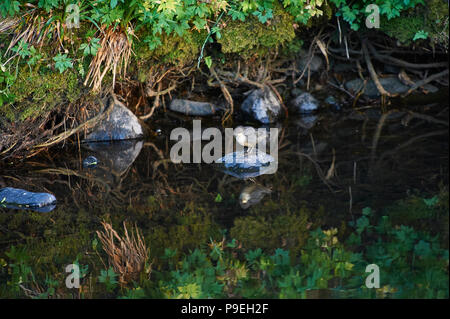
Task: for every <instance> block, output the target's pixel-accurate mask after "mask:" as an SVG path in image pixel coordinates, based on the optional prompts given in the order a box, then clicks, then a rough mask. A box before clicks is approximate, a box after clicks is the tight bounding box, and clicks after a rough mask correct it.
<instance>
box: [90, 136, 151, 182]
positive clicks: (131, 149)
mask: <svg viewBox="0 0 450 319" xmlns="http://www.w3.org/2000/svg"><path fill="white" fill-rule="evenodd" d="M83 146H84V147H85V148H87V149H88V150H90V151H92V152H94V153H95V156H92V155H91V156H89V157H88V158H93V159H97V158H98V160H97V165H96V171H97V172H96V173H95V174H96V175H98V174H101V172H104V173H105V174H110V173H113V174H116V175H122V174H123V173H124V172H125V171H126V170H127V169H128V168H129V167H130V166H131V165H132V164H133V162H134V161H135V160H136V158H137V157H138V155H139V153H140V152H141V149H142V146H143V141H142V140H126V141H115V142H96V143H86V144H85V145H83ZM88 158H86V159H88ZM83 166H84V162H83Z"/></svg>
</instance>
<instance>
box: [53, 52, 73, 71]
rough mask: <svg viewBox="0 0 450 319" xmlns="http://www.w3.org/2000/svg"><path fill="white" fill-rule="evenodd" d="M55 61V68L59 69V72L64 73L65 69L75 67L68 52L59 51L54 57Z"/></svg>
mask: <svg viewBox="0 0 450 319" xmlns="http://www.w3.org/2000/svg"><path fill="white" fill-rule="evenodd" d="M53 61H55V68H57V69H58V70H59V73H63V72H64V71H65V70H67V69H70V68H72V67H73V63H72V59H71V58H69V57H68V56H67V54H61V53H59V54H58V55H57V56H55V57H54V58H53Z"/></svg>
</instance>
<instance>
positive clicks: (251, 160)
mask: <svg viewBox="0 0 450 319" xmlns="http://www.w3.org/2000/svg"><path fill="white" fill-rule="evenodd" d="M215 163H216V167H217V168H219V169H220V170H222V171H223V172H224V173H226V174H228V175H231V176H234V177H237V178H240V179H247V178H252V177H256V176H260V175H263V174H274V173H275V172H276V171H277V168H278V165H277V163H276V161H275V159H274V157H273V156H271V155H269V154H266V153H264V152H262V151H258V150H253V151H252V152H245V151H239V152H233V153H229V154H226V155H225V156H223V157H221V158H219V159H217V160H216V161H215Z"/></svg>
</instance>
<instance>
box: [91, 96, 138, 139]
mask: <svg viewBox="0 0 450 319" xmlns="http://www.w3.org/2000/svg"><path fill="white" fill-rule="evenodd" d="M107 103H109V104H110V105H109V107H111V108H112V109H111V110H110V113H109V114H108V116H107V117H106V118H104V119H103V120H102V121H100V122H99V123H98V124H97V125H96V126H95V127H94V129H93V130H92V132H91V133H89V134H88V135H87V137H86V139H85V140H84V142H97V141H115V140H128V139H137V138H141V137H143V136H144V131H143V129H142V126H141V124H140V122H139V119H138V118H137V117H136V115H134V114H133V112H131V111H130V110H129V109H128V108H127V107H126V106H125V105H124V104H123V103H122V102H120V101H119V100H117V99H116V97H115V96H114V95H113V96H111V97H110V98H109V99H108V102H107Z"/></svg>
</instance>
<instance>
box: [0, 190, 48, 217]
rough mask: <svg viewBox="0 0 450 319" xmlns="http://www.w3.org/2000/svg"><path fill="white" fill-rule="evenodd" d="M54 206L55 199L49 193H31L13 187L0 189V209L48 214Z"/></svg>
mask: <svg viewBox="0 0 450 319" xmlns="http://www.w3.org/2000/svg"><path fill="white" fill-rule="evenodd" d="M55 204H56V197H55V196H54V195H52V194H49V193H33V192H29V191H26V190H23V189H19V188H13V187H5V188H2V189H0V207H1V206H4V207H7V208H18V209H33V210H36V211H40V212H49V211H51V210H53V209H54V208H55V206H56V205H55Z"/></svg>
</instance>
